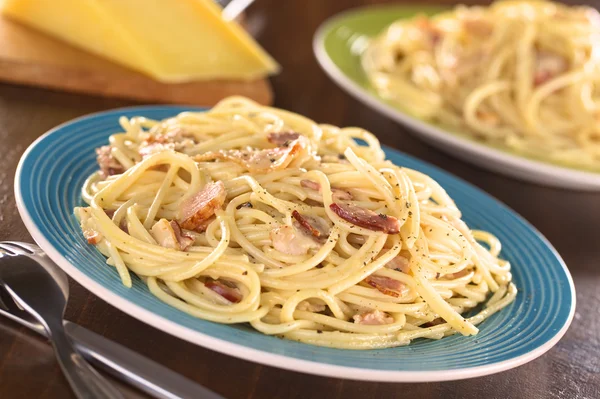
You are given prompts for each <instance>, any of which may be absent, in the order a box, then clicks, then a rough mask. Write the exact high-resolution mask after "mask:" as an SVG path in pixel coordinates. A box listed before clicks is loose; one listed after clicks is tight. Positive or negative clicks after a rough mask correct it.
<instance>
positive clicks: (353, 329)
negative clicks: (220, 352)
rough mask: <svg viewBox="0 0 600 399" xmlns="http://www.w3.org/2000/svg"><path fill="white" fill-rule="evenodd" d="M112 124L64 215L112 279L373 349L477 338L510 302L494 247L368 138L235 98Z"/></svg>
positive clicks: (238, 317)
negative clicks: (71, 210)
mask: <svg viewBox="0 0 600 399" xmlns="http://www.w3.org/2000/svg"><path fill="white" fill-rule="evenodd" d="M120 123H121V125H122V127H123V130H124V132H122V133H117V134H113V135H112V136H110V145H108V146H105V147H102V148H100V149H98V150H97V152H98V162H99V164H100V170H99V171H98V172H96V173H94V174H92V175H91V176H90V177H89V178H88V180H87V181H86V183H85V185H84V187H83V190H82V196H83V200H84V201H85V202H86V203H87V204H88V206H87V207H80V208H76V209H75V214H76V215H77V217H78V218H79V220H80V222H81V227H82V230H83V233H84V235H85V237H86V238H87V239H88V242H89V243H90V244H94V245H95V246H96V247H97V248H98V250H99V251H100V252H101V253H102V254H104V255H105V256H106V257H107V258H108V259H107V263H108V264H109V265H111V266H114V267H115V268H116V270H117V272H118V274H119V275H120V277H121V280H122V281H123V284H125V285H126V286H131V285H132V277H131V274H132V273H133V274H135V275H137V276H139V277H140V278H141V279H143V280H144V281H145V282H146V283H147V285H148V287H149V289H150V291H151V292H152V293H153V294H154V295H156V296H157V297H158V298H160V299H161V300H163V301H164V302H166V303H168V304H169V305H171V306H173V307H176V308H178V309H180V310H182V311H184V312H187V313H189V314H191V315H193V316H196V317H199V318H202V319H206V320H210V321H213V322H218V323H246V322H247V323H250V324H251V325H252V327H254V328H255V329H256V330H258V331H260V332H262V333H264V334H269V335H276V336H281V337H285V338H288V339H293V340H297V341H301V342H306V343H310V344H315V345H322V346H330V347H336V348H347V349H371V348H385V347H393V346H399V345H405V344H408V343H409V342H410V341H411V340H413V339H416V338H431V339H439V338H442V337H444V336H446V335H450V334H454V333H456V332H459V333H461V334H464V335H472V334H476V333H477V332H478V329H477V327H476V325H477V324H478V323H480V322H481V321H483V320H484V319H485V318H487V317H488V316H490V315H491V314H493V313H495V312H497V311H498V310H500V309H502V308H503V307H505V306H507V305H508V304H509V303H510V302H511V301H512V300H513V299H514V298H515V295H516V288H515V286H514V285H513V284H512V283H511V273H510V264H509V263H508V262H507V261H505V260H502V259H500V258H499V257H498V255H499V253H500V249H501V245H500V242H499V241H498V240H497V239H496V238H495V237H494V236H492V235H491V234H489V233H487V232H483V231H471V230H469V228H468V227H467V226H466V225H465V223H464V222H463V221H462V220H461V213H460V211H459V210H458V209H457V207H456V206H455V204H454V202H453V201H452V199H451V198H450V197H449V196H448V195H447V193H446V192H445V191H444V190H443V189H442V187H440V186H439V185H438V184H437V183H436V182H435V181H434V180H433V179H431V178H430V177H428V176H426V175H424V174H422V173H419V172H417V171H415V170H411V169H407V168H402V167H399V166H396V165H394V164H392V163H391V162H390V161H387V160H386V159H385V155H384V153H383V151H382V149H381V148H380V145H379V142H378V141H377V139H376V138H375V137H374V136H373V135H372V134H370V133H369V132H366V131H365V130H362V129H358V128H343V129H340V128H337V127H335V126H331V125H318V124H316V123H314V122H313V121H311V120H309V119H307V118H305V117H303V116H300V115H298V114H294V113H291V112H287V111H284V110H280V109H276V108H269V107H264V106H260V105H258V104H256V103H254V102H252V101H250V100H247V99H245V98H240V97H232V98H228V99H225V100H223V101H222V102H221V103H219V104H218V105H216V106H215V107H214V108H212V109H211V110H209V111H207V112H184V113H181V114H179V115H177V116H175V117H173V118H169V119H165V120H162V121H155V120H150V119H146V118H143V117H136V118H132V119H127V118H121V120H120ZM357 139H358V140H361V141H363V142H365V143H366V145H359V144H357V142H356V140H357ZM482 244H483V245H482ZM484 245H485V246H484ZM482 303H485V305H484V307H483V308H480V307H479V305H480V304H482ZM473 309H475V310H476V312H475V314H474V315H473V316H471V317H469V318H464V317H463V316H462V314H464V313H465V312H467V311H469V310H473Z"/></svg>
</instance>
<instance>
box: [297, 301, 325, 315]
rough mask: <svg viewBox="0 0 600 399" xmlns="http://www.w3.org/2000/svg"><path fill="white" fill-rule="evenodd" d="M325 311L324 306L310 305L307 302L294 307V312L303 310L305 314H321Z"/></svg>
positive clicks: (319, 304)
mask: <svg viewBox="0 0 600 399" xmlns="http://www.w3.org/2000/svg"><path fill="white" fill-rule="evenodd" d="M325 309H326V306H325V304H322V303H312V302H309V301H302V302H300V303H299V304H298V306H296V310H304V311H307V312H315V313H319V312H323V311H325Z"/></svg>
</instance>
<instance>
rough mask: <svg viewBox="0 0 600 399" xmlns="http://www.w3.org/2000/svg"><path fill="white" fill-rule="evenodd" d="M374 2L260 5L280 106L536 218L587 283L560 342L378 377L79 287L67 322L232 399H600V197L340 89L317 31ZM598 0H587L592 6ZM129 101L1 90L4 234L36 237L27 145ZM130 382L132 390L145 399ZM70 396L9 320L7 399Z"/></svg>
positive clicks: (1, 382) (257, 22)
mask: <svg viewBox="0 0 600 399" xmlns="http://www.w3.org/2000/svg"><path fill="white" fill-rule="evenodd" d="M420 2H423V1H422V0H421V1H420ZM366 3H375V2H374V1H360V0H343V1H341V0H336V1H333V0H329V1H327V0H306V1H305V0H294V1H291V0H288V1H281V0H258V1H257V3H256V4H255V5H254V6H252V8H251V9H250V11H249V12H248V16H247V17H248V20H247V22H248V25H249V27H250V29H251V30H252V31H253V33H254V34H255V35H256V36H257V37H258V40H259V41H260V42H261V43H262V44H263V45H264V46H265V47H266V49H267V50H268V51H269V52H270V53H271V54H272V55H273V56H274V57H275V58H276V59H277V60H279V61H280V63H281V64H282V66H283V72H282V73H281V74H280V75H279V76H277V77H275V78H273V86H274V89H275V99H276V100H275V101H276V105H277V106H279V107H283V108H287V109H290V110H292V111H295V112H299V113H302V114H305V115H307V116H309V117H311V118H313V119H315V120H317V121H319V122H327V123H332V124H336V125H345V126H349V125H355V126H361V127H364V128H366V129H368V130H370V131H372V132H374V133H376V134H377V135H378V136H379V138H380V139H381V141H382V142H383V143H385V144H388V145H391V146H393V147H396V148H398V149H400V150H402V151H405V152H407V153H410V154H413V155H416V156H418V157H420V158H421V159H424V160H426V161H428V162H431V163H433V164H435V165H438V166H440V167H442V168H444V169H446V170H447V171H449V172H451V173H454V174H456V175H458V176H460V177H462V178H463V179H465V180H467V181H469V182H471V183H473V184H475V185H477V186H479V187H480V188H482V189H484V190H485V191H487V192H489V193H490V194H491V195H493V196H495V197H497V198H498V199H500V200H501V201H503V202H505V203H506V204H508V205H509V206H510V207H512V208H513V209H515V210H516V211H517V212H519V213H520V214H521V215H523V216H524V217H525V218H526V219H528V220H529V221H530V222H531V223H533V224H534V225H535V226H536V227H537V228H538V229H539V230H540V231H541V232H542V233H543V234H544V235H545V236H546V237H547V238H548V239H549V240H550V241H551V242H552V243H553V244H554V246H555V247H556V248H557V249H558V251H559V252H560V254H561V255H562V256H563V258H564V259H565V261H566V263H567V265H568V266H569V269H570V270H571V273H572V274H573V277H574V280H575V285H576V288H577V313H576V315H575V320H574V322H573V324H572V326H571V328H570V329H569V331H568V332H567V334H566V335H565V336H564V338H563V339H562V340H561V341H560V342H559V343H558V344H557V345H556V347H554V348H553V349H552V350H550V351H549V352H548V353H547V354H545V355H544V356H542V357H540V358H538V359H537V360H534V361H533V362H531V363H528V364H526V365H524V366H521V367H518V368H516V369H513V370H510V371H506V372H503V373H500V374H496V375H492V376H487V377H481V378H475V379H470V380H463V381H456V382H443V383H427V384H425V383H423V384H390V383H369V382H356V381H345V380H339V379H333V378H323V377H317V376H311V375H304V374H300V373H295V372H291V371H283V370H278V369H275V368H272V367H268V366H261V365H256V364H253V363H250V362H247V361H244V360H239V359H236V358H233V357H230V356H227V355H223V354H220V353H217V352H213V351H211V350H209V349H205V348H201V347H198V346H194V345H192V344H189V343H186V342H183V341H181V340H179V339H177V338H174V337H172V336H169V335H167V334H165V333H163V332H160V331H158V330H156V329H154V328H152V327H150V326H148V325H146V324H143V323H142V322H140V321H137V320H136V319H133V318H132V317H130V316H128V315H126V314H124V313H122V312H121V311H119V310H117V309H115V308H114V307H112V306H111V305H109V304H107V303H105V302H104V301H102V300H100V299H98V298H97V297H95V296H94V295H92V294H91V293H90V292H88V291H87V290H86V289H84V288H83V287H81V286H80V285H79V284H77V283H74V282H71V296H70V300H69V307H68V311H67V315H66V317H67V318H68V319H69V320H72V321H75V322H77V323H79V324H81V325H83V326H85V327H87V328H89V329H91V330H93V331H96V332H98V333H100V334H103V335H105V336H106V337H108V338H110V339H112V340H115V341H117V342H119V343H121V344H123V345H126V346H128V347H129V348H131V349H133V350H135V351H138V352H139V353H141V354H143V355H146V356H148V357H150V358H152V359H154V360H156V361H158V362H160V363H161V364H164V365H165V366H168V367H170V368H171V369H173V370H175V371H177V372H179V373H181V374H183V375H185V376H187V377H189V378H191V379H193V380H195V381H198V382H199V383H201V384H204V385H206V386H208V387H210V388H211V389H213V390H215V391H217V392H219V393H221V394H222V395H224V396H225V397H227V398H302V399H304V398H331V399H333V398H347V397H352V398H353V397H369V398H370V397H381V398H388V397H390V398H391V397H399V398H443V399H450V398H485V399H489V398H573V399H583V398H586V399H592V398H598V397H600V289H599V288H598V287H599V286H600V235H599V232H600V193H581V192H570V191H563V190H558V189H552V188H545V187H540V186H536V185H533V184H529V183H524V182H520V181H517V180H513V179H510V178H507V177H503V176H499V175H496V174H493V173H490V172H487V171H484V170H481V169H478V168H476V167H474V166H471V165H470V164H467V163H464V162H462V161H459V160H457V159H456V158H453V157H451V156H449V155H446V154H444V153H441V152H439V151H437V150H435V149H433V148H432V147H429V146H428V145H426V144H424V143H422V142H421V141H419V140H418V139H416V138H414V137H413V136H412V135H410V134H409V132H408V131H407V130H406V129H405V128H403V127H401V126H399V125H397V124H396V123H393V122H391V121H390V120H388V119H386V118H385V117H383V116H381V115H379V114H377V113H375V112H374V111H372V110H370V109H368V108H367V107H365V106H363V105H362V104H360V103H358V102H357V101H355V100H354V99H352V98H351V97H349V96H348V95H347V94H345V93H344V92H343V91H342V90H341V89H339V88H338V87H336V86H335V85H334V84H333V83H332V82H331V80H329V78H327V76H325V74H324V73H323V72H322V71H321V69H320V68H319V66H318V65H317V63H316V61H315V58H314V56H313V54H312V47H311V41H312V35H313V33H314V31H315V29H316V28H317V26H318V25H319V24H320V23H321V22H323V21H324V20H325V19H326V18H328V17H329V16H332V15H334V14H335V13H337V12H339V11H342V10H344V9H348V8H351V7H354V6H359V5H361V4H366ZM437 3H447V4H450V3H451V2H450V1H439V0H438V1H437ZM599 3H600V2H599V1H598V0H588V4H596V5H597V6H598V5H600V4H599ZM130 104H132V103H130V102H125V101H119V100H111V99H104V98H95V97H85V96H79V95H73V94H65V93H58V92H52V91H45V90H39V89H32V88H26V87H19V86H11V85H0V143H1V144H0V152H1V153H0V240H6V239H11V240H24V241H31V237H30V236H29V234H28V233H27V230H26V229H25V226H24V225H23V223H22V221H21V219H20V217H19V215H18V213H17V210H16V206H15V199H14V195H13V176H14V172H15V168H16V165H17V162H18V160H19V157H20V156H21V154H22V153H23V151H24V150H25V149H26V147H27V146H28V145H29V144H30V143H31V142H32V141H33V140H34V139H35V138H37V137H38V136H39V135H41V134H42V133H43V132H45V131H47V130H48V129H50V128H52V127H53V126H55V125H57V124H59V123H62V122H64V121H67V120H69V119H71V118H74V117H77V116H80V115H84V114H87V113H90V112H95V111H100V110H105V109H109V108H114V107H120V106H126V105H130ZM124 389H125V392H126V395H127V397H144V396H142V395H141V394H139V393H137V392H134V391H132V390H130V389H127V388H124ZM71 397H73V396H72V394H71V392H70V390H69V387H68V385H67V383H66V382H65V379H64V378H63V376H62V375H61V372H60V370H59V368H58V366H57V365H56V363H55V361H54V355H53V353H52V350H51V348H50V346H49V345H48V344H47V343H46V342H45V341H44V340H42V339H40V338H38V337H37V336H35V335H34V334H33V333H30V332H28V331H27V330H26V329H24V328H19V327H17V326H16V325H15V324H13V323H11V322H9V321H7V320H3V319H2V320H0V398H6V399H9V398H71Z"/></svg>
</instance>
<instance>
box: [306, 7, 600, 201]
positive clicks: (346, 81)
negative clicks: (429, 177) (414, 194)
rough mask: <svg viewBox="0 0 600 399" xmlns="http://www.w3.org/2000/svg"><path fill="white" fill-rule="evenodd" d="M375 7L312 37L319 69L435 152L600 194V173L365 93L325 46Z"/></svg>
mask: <svg viewBox="0 0 600 399" xmlns="http://www.w3.org/2000/svg"><path fill="white" fill-rule="evenodd" d="M373 7H376V6H366V7H359V8H355V9H350V10H346V11H343V12H341V13H339V14H336V15H334V16H333V17H331V18H328V19H327V20H326V21H324V22H323V23H322V24H321V25H320V26H319V28H318V29H317V31H316V32H315V35H314V37H313V44H312V45H313V52H314V53H315V57H316V59H317V61H318V63H319V65H320V66H321V67H322V68H323V70H324V71H325V73H326V74H327V75H328V76H329V77H330V78H331V79H332V80H333V81H334V82H335V83H337V84H338V85H339V86H340V87H341V88H343V89H344V90H345V91H346V92H348V93H349V94H351V95H352V96H353V97H354V98H356V99H357V100H359V101H360V102H362V103H364V104H366V105H368V106H369V107H371V108H373V109H375V110H376V111H378V112H379V113H381V114H383V115H385V116H387V117H388V118H390V119H392V120H394V121H396V122H398V123H400V124H403V125H405V126H408V127H409V128H410V132H411V133H412V134H415V135H417V136H419V137H421V138H422V139H423V140H424V141H427V142H428V143H429V144H431V145H433V146H435V147H436V148H438V149H440V150H442V151H444V152H446V153H450V154H451V155H452V153H451V152H450V151H448V150H447V148H448V147H450V148H452V149H454V150H457V152H456V153H457V154H461V155H452V156H454V157H458V158H460V159H462V160H464V161H465V162H469V163H471V164H473V163H474V164H476V165H478V166H481V167H483V168H486V169H489V170H493V171H495V172H499V173H502V174H504V175H508V176H512V177H516V178H518V179H521V180H526V181H529V182H533V183H537V184H541V185H545V186H552V187H558V188H563V189H574V190H584V191H598V190H600V173H592V172H585V171H580V170H576V169H570V168H566V167H560V166H555V165H551V164H548V163H545V162H541V161H535V160H532V159H528V158H525V157H521V156H518V155H513V154H510V153H507V152H504V151H501V150H497V149H495V148H493V147H490V146H487V145H485V144H481V143H477V142H473V141H470V140H467V139H464V138H461V137H460V136H457V135H455V134H453V133H451V132H447V131H445V130H443V129H441V128H438V127H435V126H433V125H430V124H428V123H426V122H423V121H421V120H419V119H417V118H414V117H412V116H409V115H408V114H406V113H404V112H402V111H401V110H399V109H397V108H395V107H393V106H391V105H389V104H386V103H384V102H383V101H382V100H380V99H379V98H377V97H376V96H375V95H373V94H372V93H369V92H368V91H366V90H364V89H363V88H362V87H360V86H359V85H358V84H356V83H355V82H354V81H353V80H352V79H350V78H349V77H347V76H346V75H345V74H344V73H343V72H342V71H341V70H340V69H339V68H338V67H337V65H336V64H335V63H334V62H333V61H332V60H331V58H330V57H329V55H328V54H327V51H326V50H325V45H324V38H325V34H326V33H327V32H328V31H329V30H330V27H331V26H332V25H333V24H334V23H335V22H336V21H337V20H338V19H341V18H343V17H344V16H346V15H347V14H354V13H356V12H360V11H361V10H363V9H367V8H369V9H370V8H373ZM463 152H464V153H466V155H470V156H475V157H477V158H478V159H479V160H477V159H472V158H469V157H468V156H462V154H463Z"/></svg>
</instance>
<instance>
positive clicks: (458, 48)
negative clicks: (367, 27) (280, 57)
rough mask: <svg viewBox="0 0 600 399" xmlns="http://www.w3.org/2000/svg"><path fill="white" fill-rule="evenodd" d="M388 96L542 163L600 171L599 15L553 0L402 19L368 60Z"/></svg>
mask: <svg viewBox="0 0 600 399" xmlns="http://www.w3.org/2000/svg"><path fill="white" fill-rule="evenodd" d="M362 64H363V67H364V70H365V71H366V74H367V76H368V78H369V81H370V82H371V84H372V85H373V86H374V88H375V89H376V91H377V92H378V93H379V95H381V96H382V97H383V98H385V99H387V100H389V101H391V102H392V103H394V104H396V105H398V106H400V107H401V108H403V109H405V110H407V111H408V112H410V113H411V114H412V115H414V116H416V117H418V118H421V119H425V120H429V121H432V122H434V123H436V124H440V125H442V126H444V127H447V128H449V129H450V130H454V131H457V132H465V131H466V133H469V134H470V135H471V137H473V138H475V139H478V140H481V141H483V142H486V143H488V144H491V145H494V146H497V147H500V148H505V149H510V150H514V151H516V152H518V153H521V154H524V155H529V156H532V157H534V158H537V159H541V160H546V161H552V162H556V163H561V164H564V165H567V166H572V167H579V168H585V169H592V170H598V171H600V14H599V13H598V11H596V10H594V9H592V8H587V7H569V6H566V5H561V4H557V3H551V2H547V1H501V2H497V3H495V4H493V5H491V6H489V7H464V6H461V7H457V8H455V9H454V10H453V11H451V12H447V13H443V14H439V15H437V16H435V17H433V18H428V17H425V16H419V17H416V18H413V19H406V20H399V21H397V22H394V23H393V24H392V25H390V26H389V27H388V28H387V29H386V30H385V31H384V32H383V33H381V34H380V35H379V36H378V37H376V38H374V39H373V40H372V41H371V42H370V44H369V45H368V47H367V49H366V50H365V51H364V52H363V55H362Z"/></svg>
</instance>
